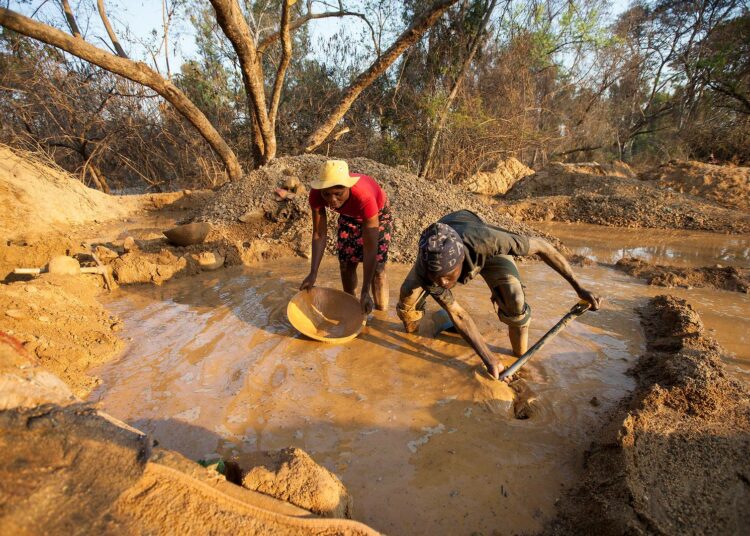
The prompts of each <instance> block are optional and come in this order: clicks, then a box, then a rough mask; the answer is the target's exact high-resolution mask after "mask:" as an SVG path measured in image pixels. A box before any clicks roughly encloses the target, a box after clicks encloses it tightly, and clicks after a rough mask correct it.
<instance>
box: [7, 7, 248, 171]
mask: <svg viewBox="0 0 750 536" xmlns="http://www.w3.org/2000/svg"><path fill="white" fill-rule="evenodd" d="M0 25H1V26H4V27H6V28H9V29H11V30H13V31H15V32H18V33H20V34H23V35H26V36H28V37H31V38H33V39H37V40H39V41H42V42H43V43H47V44H48V45H52V46H55V47H57V48H60V49H62V50H64V51H65V52H68V53H69V54H72V55H73V56H76V57H78V58H81V59H83V60H85V61H88V62H90V63H93V64H94V65H97V66H99V67H101V68H103V69H106V70H108V71H111V72H113V73H115V74H118V75H120V76H123V77H125V78H127V79H128V80H132V81H133V82H137V83H139V84H142V85H144V86H147V87H150V88H151V89H153V90H154V91H156V92H157V93H159V95H161V96H162V97H164V99H165V100H167V101H168V102H169V103H170V104H172V106H174V107H175V109H176V110H177V111H178V112H179V113H180V114H181V115H182V116H183V117H184V118H185V119H187V120H188V121H189V122H190V123H191V124H192V125H193V126H194V127H195V128H196V130H198V132H199V133H200V134H201V136H203V138H204V139H205V140H206V141H207V142H208V144H209V145H210V146H211V148H212V149H213V150H214V151H215V152H216V153H217V154H218V155H219V157H220V158H221V159H222V161H223V162H224V165H225V166H226V167H227V172H228V174H229V176H230V177H231V178H232V179H239V178H240V177H242V167H241V166H240V163H239V161H238V160H237V156H236V155H235V154H234V152H233V151H232V149H231V148H230V147H229V145H227V143H226V141H224V138H222V137H221V135H220V134H219V133H218V131H217V130H216V129H215V128H214V126H213V125H212V124H211V122H210V121H209V120H208V118H207V117H206V116H205V115H204V114H203V112H201V111H200V110H199V109H198V107H197V106H195V104H193V102H192V101H191V100H190V99H188V98H187V96H186V95H185V94H184V93H183V92H182V91H180V90H179V89H178V88H177V87H176V86H175V85H174V84H172V83H171V82H169V81H167V80H165V79H164V78H162V77H161V76H160V75H159V74H158V73H157V72H155V71H154V70H152V69H150V68H149V67H148V66H147V65H145V64H144V63H141V62H134V61H131V60H128V59H125V58H121V57H119V56H115V55H113V54H110V53H109V52H105V51H104V50H102V49H100V48H97V47H95V46H94V45H92V44H90V43H87V42H86V41H84V40H83V39H79V38H75V37H71V36H69V35H68V34H66V33H64V32H61V31H60V30H58V29H56V28H53V27H51V26H48V25H46V24H42V23H41V22H37V21H35V20H32V19H29V18H28V17H24V16H23V15H20V14H18V13H16V12H14V11H11V10H9V9H4V8H0Z"/></svg>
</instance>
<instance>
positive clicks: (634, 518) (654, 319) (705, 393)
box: [546, 296, 750, 535]
mask: <svg viewBox="0 0 750 536" xmlns="http://www.w3.org/2000/svg"><path fill="white" fill-rule="evenodd" d="M640 312H641V317H642V321H641V322H642V325H643V328H644V331H645V335H646V340H647V348H646V353H645V354H644V355H643V356H642V357H641V359H640V361H639V362H638V364H637V365H636V366H635V368H634V369H633V370H632V374H633V376H634V377H635V379H636V381H637V382H638V384H637V387H636V390H635V391H634V392H633V394H632V395H631V396H630V397H628V398H627V399H625V400H623V401H622V402H621V403H620V405H619V407H618V408H617V409H616V410H615V411H614V412H613V414H612V418H611V421H610V423H609V425H607V426H605V427H604V428H603V429H602V431H601V432H600V433H599V435H598V437H597V439H596V440H595V441H594V443H593V446H592V447H591V450H590V451H589V453H588V455H587V458H586V473H585V475H584V478H583V481H582V483H581V484H580V485H579V486H577V487H576V488H575V489H574V490H573V491H572V492H570V493H569V494H568V495H567V496H566V497H565V498H564V499H563V500H562V501H561V503H560V505H559V517H558V518H557V519H556V520H555V522H554V523H552V524H551V525H550V526H549V527H548V528H547V530H546V532H547V533H548V534H618V535H619V534H717V535H718V534H743V533H745V532H746V531H747V528H748V527H749V526H750V457H748V455H747V453H748V452H750V393H749V392H748V390H747V388H746V387H745V386H743V385H741V384H740V383H738V382H737V381H736V380H733V379H732V378H731V377H730V376H729V375H728V374H727V372H726V370H725V368H724V365H723V364H722V362H721V354H722V352H723V350H722V348H721V347H720V346H719V345H718V343H717V342H716V341H715V340H714V339H713V338H711V337H710V336H709V335H707V334H706V332H705V331H704V329H703V324H702V323H701V320H700V317H699V316H698V314H697V313H696V312H695V311H694V310H693V309H692V308H691V307H690V305H689V304H687V303H686V302H685V301H684V300H680V299H677V298H673V297H671V296H658V297H656V298H653V299H652V300H650V301H649V303H648V304H647V305H646V306H644V307H643V308H642V309H641V311H640Z"/></svg>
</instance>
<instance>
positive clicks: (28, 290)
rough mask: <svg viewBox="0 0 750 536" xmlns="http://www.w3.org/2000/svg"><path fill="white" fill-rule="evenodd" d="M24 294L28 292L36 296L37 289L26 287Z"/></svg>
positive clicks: (30, 286)
mask: <svg viewBox="0 0 750 536" xmlns="http://www.w3.org/2000/svg"><path fill="white" fill-rule="evenodd" d="M26 292H28V293H29V294H36V293H37V292H39V289H38V288H36V287H35V286H32V285H27V286H26Z"/></svg>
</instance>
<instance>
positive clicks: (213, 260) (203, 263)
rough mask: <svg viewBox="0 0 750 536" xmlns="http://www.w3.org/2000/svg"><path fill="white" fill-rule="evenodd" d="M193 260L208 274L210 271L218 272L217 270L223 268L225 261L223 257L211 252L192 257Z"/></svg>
mask: <svg viewBox="0 0 750 536" xmlns="http://www.w3.org/2000/svg"><path fill="white" fill-rule="evenodd" d="M193 258H194V259H195V260H196V261H197V262H198V265H199V266H200V267H201V270H204V271H208V272H210V271H212V270H218V269H219V268H221V267H222V266H224V261H225V258H224V257H223V256H221V255H219V254H218V253H215V252H213V251H204V252H203V253H199V254H198V255H194V256H193Z"/></svg>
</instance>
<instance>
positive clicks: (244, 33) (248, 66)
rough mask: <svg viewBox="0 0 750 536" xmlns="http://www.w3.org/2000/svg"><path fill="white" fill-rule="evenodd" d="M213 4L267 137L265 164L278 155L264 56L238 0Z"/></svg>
mask: <svg viewBox="0 0 750 536" xmlns="http://www.w3.org/2000/svg"><path fill="white" fill-rule="evenodd" d="M211 5H212V6H213V7H214V11H215V12H216V21H217V22H218V23H219V27H221V29H222V31H223V32H224V35H226V36H227V39H229V42H230V43H232V48H234V51H235V52H236V53H237V58H238V59H239V61H240V69H241V70H242V81H243V83H244V85H245V92H246V93H247V100H248V106H249V107H250V109H251V110H252V111H253V117H254V118H255V119H256V125H257V128H258V130H259V132H260V134H261V135H262V137H263V157H262V159H261V162H260V163H261V164H265V163H267V162H270V161H271V160H273V158H274V157H275V156H276V133H275V132H274V130H273V128H272V126H271V123H270V121H269V119H268V110H267V109H266V93H265V86H264V78H263V66H262V65H261V58H260V57H259V55H258V52H257V50H256V48H255V42H254V41H253V37H252V35H251V34H250V28H249V27H248V25H247V21H246V20H245V17H244V15H243V14H242V10H241V9H240V6H239V5H238V4H237V0H211Z"/></svg>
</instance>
